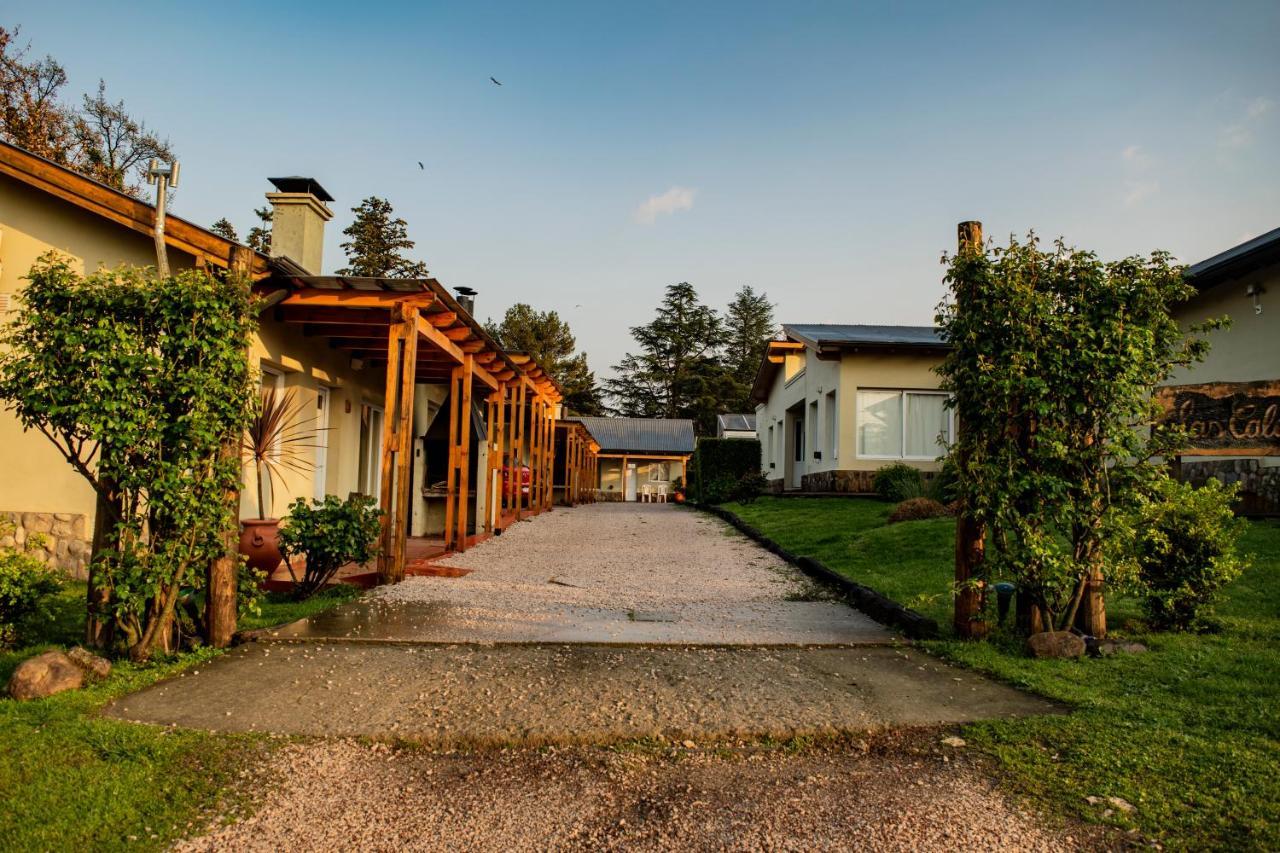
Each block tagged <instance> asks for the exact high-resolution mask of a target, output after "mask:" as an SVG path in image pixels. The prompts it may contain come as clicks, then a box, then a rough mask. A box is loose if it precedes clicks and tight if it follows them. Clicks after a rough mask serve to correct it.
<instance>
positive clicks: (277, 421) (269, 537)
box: [240, 388, 316, 577]
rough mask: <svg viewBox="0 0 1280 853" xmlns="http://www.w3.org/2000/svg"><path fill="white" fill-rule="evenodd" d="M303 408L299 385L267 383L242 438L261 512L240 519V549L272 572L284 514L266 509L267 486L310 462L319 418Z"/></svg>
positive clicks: (273, 491) (277, 561)
mask: <svg viewBox="0 0 1280 853" xmlns="http://www.w3.org/2000/svg"><path fill="white" fill-rule="evenodd" d="M301 413H302V404H301V402H300V401H299V400H298V395H297V393H296V391H292V390H290V391H287V392H286V393H284V394H277V393H276V391H275V389H274V388H269V389H267V390H266V391H265V392H264V393H263V395H262V404H261V405H260V406H259V407H258V411H257V412H256V413H255V415H254V417H253V420H252V421H251V422H250V423H249V426H248V428H246V429H245V431H244V437H243V440H242V442H241V447H242V451H243V453H244V455H245V456H246V457H247V458H248V459H251V460H252V461H253V469H254V478H255V480H256V482H257V486H258V493H257V494H258V517H257V518H246V519H243V520H241V522H240V525H241V529H240V553H241V554H243V555H244V556H245V559H246V561H247V562H248V564H249V565H250V566H252V567H253V568H255V569H257V570H258V571H262V572H266V573H267V576H268V577H270V576H271V573H272V572H273V571H275V570H276V567H277V566H279V565H280V559H281V554H280V544H279V541H278V531H279V527H280V519H278V518H270V517H269V516H268V515H267V501H266V489H265V486H266V485H267V484H268V483H270V485H271V494H272V495H273V496H274V495H275V494H276V490H277V488H278V486H279V485H280V484H281V483H282V482H283V481H284V475H285V473H286V472H289V471H293V472H299V473H301V472H305V471H309V470H311V467H312V460H311V458H310V455H309V454H307V453H305V452H304V450H305V449H306V448H308V447H314V446H315V435H316V429H315V428H314V426H313V424H314V423H315V418H309V419H306V420H300V419H299V415H300V414H301Z"/></svg>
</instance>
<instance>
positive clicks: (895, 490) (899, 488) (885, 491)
mask: <svg viewBox="0 0 1280 853" xmlns="http://www.w3.org/2000/svg"><path fill="white" fill-rule="evenodd" d="M871 485H872V488H874V489H875V490H876V494H878V495H879V496H880V497H882V498H884V499H885V500H887V501H893V502H894V503H899V502H901V501H905V500H908V499H910V498H918V497H923V496H924V478H923V477H921V476H920V472H919V471H918V470H917V469H915V468H912V467H911V466H910V465H906V464H904V463H902V462H895V463H893V464H892V465H886V466H884V467H883V468H881V469H880V470H879V471H877V472H876V476H875V479H874V480H873V481H872V484H871Z"/></svg>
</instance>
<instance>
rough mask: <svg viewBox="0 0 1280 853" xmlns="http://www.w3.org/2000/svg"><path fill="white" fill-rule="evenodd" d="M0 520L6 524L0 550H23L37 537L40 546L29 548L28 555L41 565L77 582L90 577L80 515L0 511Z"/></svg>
mask: <svg viewBox="0 0 1280 853" xmlns="http://www.w3.org/2000/svg"><path fill="white" fill-rule="evenodd" d="M0 518H3V519H4V520H6V521H7V522H8V524H5V525H4V528H5V529H4V535H3V536H0V547H4V548H14V547H16V548H19V549H22V548H26V547H27V546H28V544H29V543H31V540H32V537H33V536H39V537H41V538H42V539H43V543H42V544H40V545H34V544H31V547H30V548H29V549H28V553H29V554H31V555H32V556H33V557H35V558H36V559H38V560H40V561H41V562H43V563H49V564H50V565H54V566H57V567H58V568H60V569H62V570H63V571H64V572H66V573H67V574H68V575H69V576H70V577H73V578H76V579H77V580H85V579H86V578H88V577H89V570H88V567H89V550H90V541H89V530H88V524H87V521H86V519H85V517H84V516H83V515H79V514H75V513H70V512H5V511H0ZM10 527H12V528H13V529H12V530H10V529H9V528H10Z"/></svg>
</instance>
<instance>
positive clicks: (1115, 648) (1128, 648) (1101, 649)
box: [1085, 637, 1147, 658]
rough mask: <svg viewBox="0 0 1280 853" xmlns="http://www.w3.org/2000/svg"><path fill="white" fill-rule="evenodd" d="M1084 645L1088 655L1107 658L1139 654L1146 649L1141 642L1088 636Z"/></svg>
mask: <svg viewBox="0 0 1280 853" xmlns="http://www.w3.org/2000/svg"><path fill="white" fill-rule="evenodd" d="M1085 645H1086V646H1087V648H1088V651H1089V655H1090V656H1091V657H1095V658H1108V657H1111V656H1112V655H1140V654H1142V653H1143V652H1145V651H1146V650H1147V647H1146V646H1144V645H1143V644H1142V643H1138V642H1134V641H1132V640H1099V639H1097V638H1096V637H1090V638H1089V639H1088V640H1087V641H1086V643H1085Z"/></svg>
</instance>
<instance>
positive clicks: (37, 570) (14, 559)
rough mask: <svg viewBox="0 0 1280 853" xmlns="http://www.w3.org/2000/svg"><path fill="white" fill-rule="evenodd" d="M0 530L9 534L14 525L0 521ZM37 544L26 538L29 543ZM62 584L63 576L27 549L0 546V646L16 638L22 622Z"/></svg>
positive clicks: (39, 608) (12, 642)
mask: <svg viewBox="0 0 1280 853" xmlns="http://www.w3.org/2000/svg"><path fill="white" fill-rule="evenodd" d="M0 533H2V534H3V535H12V533H13V525H12V524H3V525H0ZM36 544H39V543H38V542H33V541H31V540H28V546H29V547H30V546H33V545H36ZM61 588H62V577H61V576H60V575H59V574H58V572H57V571H56V570H55V569H53V568H51V567H49V566H46V565H45V564H44V563H42V562H40V561H39V560H37V559H36V558H35V557H33V556H31V555H30V554H28V553H27V552H26V550H21V551H20V550H18V549H17V548H0V648H8V647H10V646H13V645H14V644H16V643H17V642H18V634H19V630H20V629H21V626H22V624H23V623H24V622H25V621H27V620H28V619H29V618H31V617H32V616H35V615H37V614H39V613H40V612H41V611H42V609H43V608H44V606H45V605H46V603H47V599H48V597H49V596H51V595H53V593H55V592H57V591H58V590H59V589H61Z"/></svg>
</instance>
